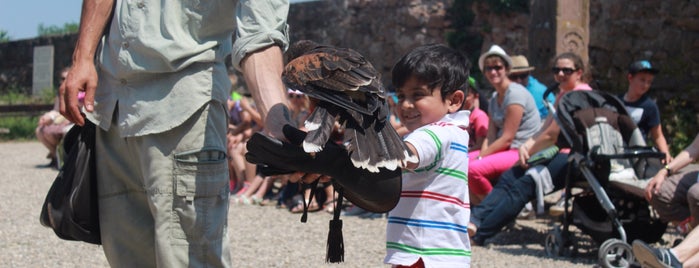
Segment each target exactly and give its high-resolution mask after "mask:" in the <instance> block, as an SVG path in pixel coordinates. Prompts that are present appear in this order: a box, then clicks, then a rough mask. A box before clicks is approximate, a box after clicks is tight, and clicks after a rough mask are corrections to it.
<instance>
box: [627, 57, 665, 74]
mask: <svg viewBox="0 0 699 268" xmlns="http://www.w3.org/2000/svg"><path fill="white" fill-rule="evenodd" d="M638 72H649V73H652V74H657V73H658V72H659V71H658V69H655V68H653V65H651V64H650V62H649V61H647V60H639V61H636V62H634V63H631V65H629V73H630V74H636V73H638Z"/></svg>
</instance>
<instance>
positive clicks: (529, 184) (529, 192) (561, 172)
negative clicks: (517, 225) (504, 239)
mask: <svg viewBox="0 0 699 268" xmlns="http://www.w3.org/2000/svg"><path fill="white" fill-rule="evenodd" d="M567 158H568V155H567V154H557V155H556V156H555V157H554V158H553V159H552V160H551V161H550V162H549V164H548V165H547V167H546V168H547V169H548V170H549V173H550V174H551V178H552V180H553V181H554V185H555V186H556V187H562V186H561V184H560V183H556V181H557V180H559V181H562V180H564V179H563V178H565V171H566V168H567V167H568V165H567V163H568V162H567ZM524 174H525V171H524V170H523V169H522V168H521V167H519V166H516V167H513V168H511V169H509V170H508V171H506V172H505V173H503V176H501V177H500V179H501V180H500V182H498V184H497V185H496V187H495V188H494V189H493V192H491V193H490V195H488V196H487V197H486V198H485V200H483V203H481V205H479V206H477V207H475V208H473V209H472V210H471V215H472V216H471V221H472V222H473V223H474V224H475V225H476V227H478V230H477V232H476V235H475V236H474V237H473V238H474V241H475V242H476V243H483V242H484V241H485V239H487V238H490V237H492V236H494V235H496V234H497V233H498V232H500V230H501V229H502V228H503V227H504V226H506V225H507V224H508V223H509V222H511V221H513V220H514V219H515V218H516V217H517V215H518V214H519V212H520V211H521V210H522V208H523V207H524V206H525V205H526V204H527V202H529V201H530V200H532V199H534V198H535V197H536V183H535V182H534V180H533V179H532V178H531V176H529V175H524ZM496 189H497V190H496ZM559 189H560V188H559ZM491 196H492V197H491Z"/></svg>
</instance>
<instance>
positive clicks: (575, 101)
mask: <svg viewBox="0 0 699 268" xmlns="http://www.w3.org/2000/svg"><path fill="white" fill-rule="evenodd" d="M547 94H550V92H549V91H547V92H546V93H545V95H544V96H546V95H547ZM552 108H553V107H552V105H550V104H549V109H552ZM556 108H557V109H556V110H555V111H552V112H554V118H555V120H556V122H557V123H558V125H559V126H560V128H561V134H562V135H563V136H564V137H565V141H566V142H568V145H569V146H570V148H571V151H570V154H569V158H568V161H569V165H568V170H567V172H566V173H567V175H566V182H565V199H564V202H565V207H569V203H570V201H571V198H573V201H572V210H570V211H569V210H567V209H566V210H564V211H565V212H564V213H563V216H562V223H561V225H560V226H555V227H554V229H553V230H551V231H550V232H549V234H548V235H547V237H546V242H545V248H546V253H547V255H549V256H570V255H572V254H574V253H575V251H576V250H577V245H576V241H575V238H574V237H573V233H572V232H571V231H570V230H569V227H570V224H573V225H575V226H576V227H577V228H578V229H580V230H581V231H582V232H583V233H585V234H587V235H589V236H590V237H591V238H592V240H594V242H595V243H597V244H598V245H599V251H598V261H599V262H600V264H601V265H602V267H629V266H631V265H632V264H633V263H634V262H635V260H634V256H633V253H632V250H631V246H630V245H629V244H630V242H632V241H633V240H634V239H641V240H643V241H645V242H648V243H654V242H657V241H658V240H660V238H661V237H662V235H663V234H664V232H665V229H666V227H667V223H664V222H662V221H660V220H659V219H657V218H656V217H654V216H653V215H652V214H651V212H650V209H649V204H648V202H647V201H646V200H645V199H644V198H643V189H644V188H645V185H646V184H647V180H644V179H647V178H649V177H652V176H653V175H654V174H655V173H654V171H657V170H658V169H659V168H660V167H658V165H659V164H660V159H662V158H664V153H660V152H657V151H655V150H653V149H652V148H651V147H646V146H645V145H646V144H645V141H644V139H643V136H642V134H641V133H640V130H639V129H638V128H637V127H636V125H635V124H634V123H633V121H632V120H631V119H630V118H629V116H628V113H627V111H626V109H625V107H624V105H623V104H622V103H621V102H620V101H619V100H618V99H617V98H616V97H614V96H612V95H610V94H608V93H605V92H601V91H584V90H580V91H573V92H569V93H567V94H565V95H563V96H562V97H561V99H560V100H559V101H558V105H557V107H556ZM649 163H655V165H652V164H649ZM634 167H635V168H634ZM581 177H582V178H581ZM637 178H641V179H637ZM573 186H575V187H582V188H583V191H582V192H581V193H578V194H575V195H573V194H572V193H571V189H572V187H573Z"/></svg>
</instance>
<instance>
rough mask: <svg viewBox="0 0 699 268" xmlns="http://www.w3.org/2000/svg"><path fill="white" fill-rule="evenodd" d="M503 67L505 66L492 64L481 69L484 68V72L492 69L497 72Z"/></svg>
mask: <svg viewBox="0 0 699 268" xmlns="http://www.w3.org/2000/svg"><path fill="white" fill-rule="evenodd" d="M503 68H505V66H502V65H494V66H485V67H484V68H483V69H485V71H486V72H490V71H492V70H495V71H496V72H499V71H500V70H502V69H503Z"/></svg>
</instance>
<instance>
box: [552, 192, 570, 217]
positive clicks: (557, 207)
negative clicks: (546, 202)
mask: <svg viewBox="0 0 699 268" xmlns="http://www.w3.org/2000/svg"><path fill="white" fill-rule="evenodd" d="M572 204H573V199H570V200H568V207H567V210H568V213H570V211H571V209H572V206H571V205H572ZM564 205H565V197H564V196H561V199H558V202H556V204H554V205H552V206H551V207H549V215H551V216H553V217H558V216H561V215H563V212H565V211H566V208H563V206H564Z"/></svg>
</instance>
